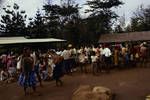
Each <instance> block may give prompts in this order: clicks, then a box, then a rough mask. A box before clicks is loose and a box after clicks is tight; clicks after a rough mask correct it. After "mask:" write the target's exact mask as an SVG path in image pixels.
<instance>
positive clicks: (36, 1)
mask: <svg viewBox="0 0 150 100" xmlns="http://www.w3.org/2000/svg"><path fill="white" fill-rule="evenodd" d="M3 1H4V3H3V6H5V5H7V4H9V5H13V4H14V3H17V4H19V6H20V8H21V9H22V10H25V11H26V13H27V15H28V17H34V15H35V13H36V11H37V9H42V6H43V4H44V3H46V1H47V0H3ZM59 1H60V0H52V2H53V3H59ZM86 1H87V0H76V2H78V3H79V4H80V6H81V7H83V9H82V10H81V11H80V12H81V15H82V17H86V16H87V15H86V14H84V9H86V8H87V6H83V4H84V3H85V2H86ZM122 1H123V2H124V5H122V6H120V7H118V8H117V9H115V11H116V13H117V14H118V15H119V16H123V15H124V16H125V20H126V23H128V22H129V21H130V17H131V16H132V15H133V12H134V11H136V9H137V7H138V6H140V5H141V4H143V5H144V7H146V6H147V5H150V0H122ZM1 14H2V13H1Z"/></svg>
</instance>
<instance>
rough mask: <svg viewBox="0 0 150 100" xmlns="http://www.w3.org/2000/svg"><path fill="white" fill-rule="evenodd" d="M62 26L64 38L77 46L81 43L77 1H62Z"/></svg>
mask: <svg viewBox="0 0 150 100" xmlns="http://www.w3.org/2000/svg"><path fill="white" fill-rule="evenodd" d="M59 14H60V19H61V20H60V24H61V30H62V32H61V34H62V36H63V37H64V38H65V39H66V40H68V41H70V43H72V44H74V45H76V44H78V43H79V37H80V36H79V35H80V34H79V33H80V32H79V23H80V21H81V18H80V15H79V6H78V4H77V3H76V2H75V0H61V5H60V13H59Z"/></svg>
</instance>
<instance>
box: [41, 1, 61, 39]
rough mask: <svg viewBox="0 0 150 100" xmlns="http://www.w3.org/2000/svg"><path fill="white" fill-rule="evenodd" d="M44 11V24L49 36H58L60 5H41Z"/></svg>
mask: <svg viewBox="0 0 150 100" xmlns="http://www.w3.org/2000/svg"><path fill="white" fill-rule="evenodd" d="M43 8H44V11H45V18H44V19H45V24H46V29H47V33H48V34H49V36H50V37H58V33H59V31H60V16H59V12H60V6H59V5H53V4H49V3H48V4H46V5H44V6H43Z"/></svg>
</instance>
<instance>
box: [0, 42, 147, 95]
mask: <svg viewBox="0 0 150 100" xmlns="http://www.w3.org/2000/svg"><path fill="white" fill-rule="evenodd" d="M22 51H23V52H22V53H20V54H19V53H14V52H10V53H4V54H2V55H1V56H0V80H1V81H6V80H8V79H9V78H15V79H18V83H19V84H20V85H21V86H23V87H24V92H25V95H26V94H27V88H28V87H32V89H33V91H36V83H37V82H39V83H40V86H42V81H46V80H55V81H56V86H62V85H63V82H62V80H61V79H60V78H61V77H62V76H63V75H64V74H68V75H72V73H73V72H75V71H78V70H79V71H80V72H81V73H88V72H89V70H88V68H87V65H90V67H91V70H90V72H91V73H92V74H93V75H95V74H97V73H100V72H107V73H109V72H110V70H111V69H112V68H119V69H123V68H131V67H136V66H138V64H141V65H140V66H143V67H144V66H145V64H146V62H147V61H148V58H149V46H148V44H147V43H146V42H143V43H140V44H134V45H133V44H132V45H131V44H115V45H110V44H100V45H98V46H97V47H94V46H89V47H87V46H85V47H80V48H78V49H77V48H73V47H71V46H70V47H67V48H66V49H62V48H60V49H58V50H47V51H45V52H43V51H41V50H31V48H28V47H26V48H24V49H23V50H22Z"/></svg>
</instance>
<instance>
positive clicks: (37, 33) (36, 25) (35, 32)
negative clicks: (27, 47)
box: [28, 9, 48, 38]
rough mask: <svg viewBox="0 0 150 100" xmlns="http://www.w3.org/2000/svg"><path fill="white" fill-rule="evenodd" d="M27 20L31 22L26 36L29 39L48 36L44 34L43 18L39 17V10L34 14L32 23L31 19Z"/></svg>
mask: <svg viewBox="0 0 150 100" xmlns="http://www.w3.org/2000/svg"><path fill="white" fill-rule="evenodd" d="M29 20H31V21H30V23H29V25H28V35H29V36H30V37H31V38H43V37H47V36H48V34H47V33H46V28H45V26H46V25H45V24H44V18H43V16H42V15H41V13H40V10H39V9H38V10H37V12H36V16H35V18H34V20H33V21H32V18H29Z"/></svg>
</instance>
